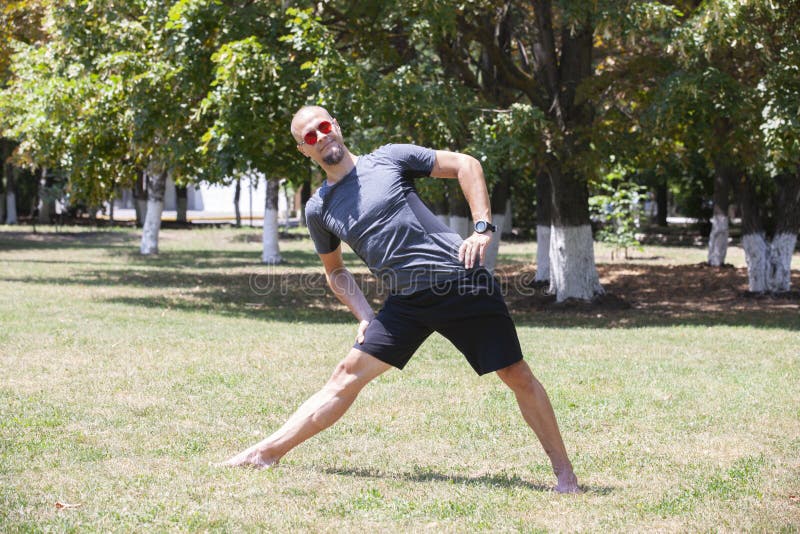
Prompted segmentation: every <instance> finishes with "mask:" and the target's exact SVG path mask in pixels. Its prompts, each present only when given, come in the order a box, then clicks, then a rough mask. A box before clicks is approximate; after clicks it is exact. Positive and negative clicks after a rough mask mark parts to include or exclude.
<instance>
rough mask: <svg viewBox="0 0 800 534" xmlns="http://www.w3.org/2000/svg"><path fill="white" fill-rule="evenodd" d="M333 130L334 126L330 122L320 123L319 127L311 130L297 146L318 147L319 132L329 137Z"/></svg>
mask: <svg viewBox="0 0 800 534" xmlns="http://www.w3.org/2000/svg"><path fill="white" fill-rule="evenodd" d="M331 130H333V125H332V124H331V123H330V122H329V121H322V122H321V123H319V126H317V128H316V129H315V130H311V131H310V132H308V133H307V134H305V135H304V136H303V140H302V141H301V142H300V143H297V146H300V145H316V144H317V132H318V131H319V132H320V133H323V134H325V135H328V134H329V133H331Z"/></svg>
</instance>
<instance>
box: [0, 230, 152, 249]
mask: <svg viewBox="0 0 800 534" xmlns="http://www.w3.org/2000/svg"><path fill="white" fill-rule="evenodd" d="M138 241H139V236H136V235H134V234H130V233H126V232H115V231H107V232H103V231H96V232H91V231H89V232H47V233H35V234H34V233H32V232H21V231H12V232H0V251H9V250H26V249H32V250H57V249H77V248H80V249H86V248H108V249H118V248H126V249H127V248H130V247H135V246H136V244H137V243H138Z"/></svg>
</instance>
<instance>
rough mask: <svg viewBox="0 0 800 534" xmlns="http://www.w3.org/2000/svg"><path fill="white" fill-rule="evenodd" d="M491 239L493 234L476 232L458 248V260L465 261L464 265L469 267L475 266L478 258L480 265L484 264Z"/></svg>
mask: <svg viewBox="0 0 800 534" xmlns="http://www.w3.org/2000/svg"><path fill="white" fill-rule="evenodd" d="M491 240H492V236H490V235H487V234H479V233H477V232H475V233H474V234H472V235H471V236H469V237H468V238H466V239H465V240H464V242H463V243H461V248H459V249H458V261H463V262H464V267H466V268H467V269H472V268H473V267H474V266H475V260H476V259H477V260H478V265H483V261H484V260H485V259H486V249H487V248H489V242H490V241H491Z"/></svg>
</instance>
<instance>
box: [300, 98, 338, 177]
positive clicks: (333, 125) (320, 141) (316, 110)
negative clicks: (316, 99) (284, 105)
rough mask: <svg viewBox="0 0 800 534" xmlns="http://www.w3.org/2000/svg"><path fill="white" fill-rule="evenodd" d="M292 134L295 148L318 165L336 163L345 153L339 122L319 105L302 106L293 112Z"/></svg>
mask: <svg viewBox="0 0 800 534" xmlns="http://www.w3.org/2000/svg"><path fill="white" fill-rule="evenodd" d="M292 136H293V137H294V139H295V141H297V149H298V150H299V151H300V152H301V153H303V155H305V156H307V157H309V158H311V159H313V160H314V161H316V162H317V163H319V164H320V165H322V164H325V165H336V164H337V163H339V162H341V161H342V159H344V157H345V155H346V154H347V149H346V148H345V146H344V139H343V138H342V130H341V128H340V127H339V123H338V122H336V119H334V118H333V117H331V115H330V113H328V110H326V109H325V108H323V107H320V106H303V107H302V108H300V109H299V110H298V111H297V113H295V114H294V118H292Z"/></svg>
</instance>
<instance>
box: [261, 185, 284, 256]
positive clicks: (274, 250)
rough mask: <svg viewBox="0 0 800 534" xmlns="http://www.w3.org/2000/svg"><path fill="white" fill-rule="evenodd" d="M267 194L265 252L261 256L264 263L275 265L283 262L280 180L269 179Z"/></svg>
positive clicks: (264, 229)
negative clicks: (280, 233) (279, 217)
mask: <svg viewBox="0 0 800 534" xmlns="http://www.w3.org/2000/svg"><path fill="white" fill-rule="evenodd" d="M266 182H267V193H266V195H265V196H266V200H265V206H264V228H263V231H262V235H263V239H262V241H263V252H262V254H261V261H262V263H266V264H268V265H275V264H278V263H280V262H281V261H283V260H282V258H281V253H280V248H279V245H278V237H279V232H278V230H279V228H278V194H279V192H280V187H281V185H280V180H277V179H274V178H273V179H267V180H266Z"/></svg>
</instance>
